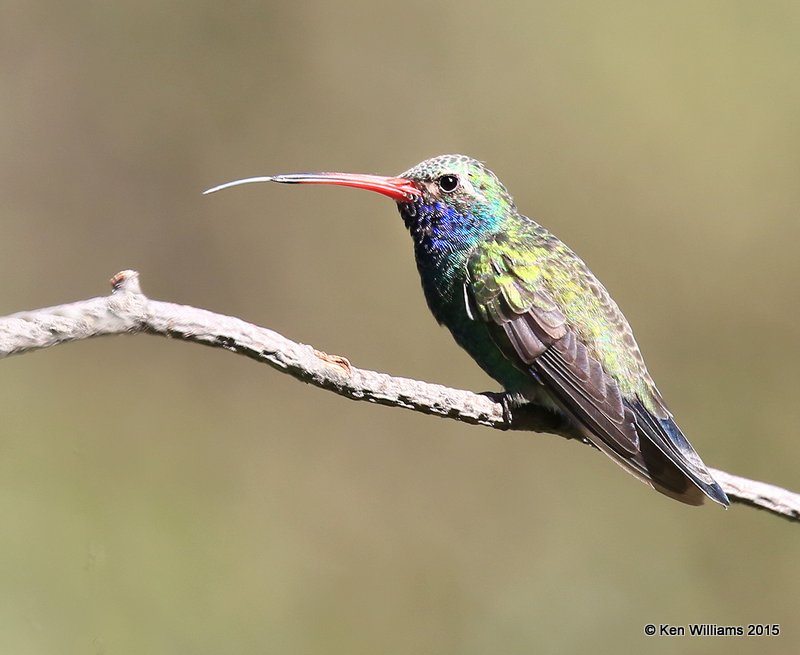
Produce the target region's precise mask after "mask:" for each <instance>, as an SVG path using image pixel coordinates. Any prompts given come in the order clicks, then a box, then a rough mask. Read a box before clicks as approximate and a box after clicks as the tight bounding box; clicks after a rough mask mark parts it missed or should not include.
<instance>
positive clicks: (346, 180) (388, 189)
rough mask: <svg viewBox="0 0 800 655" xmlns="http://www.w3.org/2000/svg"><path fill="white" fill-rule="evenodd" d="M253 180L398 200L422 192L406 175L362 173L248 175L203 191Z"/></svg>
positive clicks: (409, 197)
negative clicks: (360, 192) (320, 186)
mask: <svg viewBox="0 0 800 655" xmlns="http://www.w3.org/2000/svg"><path fill="white" fill-rule="evenodd" d="M253 182H279V183H281V184H334V185H337V186H349V187H354V188H356V189H366V190H367V191H375V192H377V193H381V194H383V195H384V196H388V197H389V198H391V199H392V200H395V201H397V202H409V201H410V200H412V199H413V198H414V196H419V195H422V192H421V191H420V190H419V189H418V188H417V187H416V185H415V184H414V183H413V182H412V181H411V180H409V179H406V178H404V177H384V176H382V175H363V174H361V173H290V174H288V175H269V176H261V177H248V178H244V179H242V180H235V181H233V182H226V183H225V184H220V185H219V186H215V187H213V188H211V189H208V190H207V191H204V192H203V193H214V192H215V191H221V190H222V189H227V188H228V187H232V186H238V185H239V184H251V183H253Z"/></svg>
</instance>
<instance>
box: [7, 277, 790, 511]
mask: <svg viewBox="0 0 800 655" xmlns="http://www.w3.org/2000/svg"><path fill="white" fill-rule="evenodd" d="M111 286H112V293H111V295H110V296H104V297H99V298H92V299H89V300H82V301H78V302H74V303H69V304H66V305H58V306H56V307H47V308H44V309H37V310H32V311H28V312H20V313H18V314H12V315H11V316H6V317H2V318H0V358H2V357H7V356H9V355H16V354H21V353H25V352H29V351H32V350H39V349H41V348H49V347H50V346H57V345H59V344H62V343H67V342H69V341H79V340H81V339H89V338H91V337H98V336H103V335H111V334H124V333H130V334H135V333H139V332H144V333H147V334H155V335H160V336H164V337H172V338H176V339H181V340H183V341H192V342H196V343H201V344H204V345H206V346H212V347H215V348H224V349H226V350H230V351H232V352H235V353H239V354H240V355H245V356H246V357H250V358H251V359H255V360H258V361H260V362H264V363H266V364H269V365H270V366H272V367H273V368H275V369H278V370H279V371H282V372H284V373H288V374H289V375H291V376H292V377H295V378H297V379H298V380H301V381H303V382H307V383H309V384H313V385H315V386H317V387H320V388H322V389H327V390H329V391H333V392H334V393H337V394H339V395H340V396H345V397H346V398H351V399H353V400H366V401H367V402H372V403H378V404H380V405H387V406H390V407H404V408H406V409H411V410H413V411H416V412H421V413H423V414H432V415H434V416H441V417H445V418H451V419H455V420H458V421H463V422H465V423H471V424H473V425H485V426H487V427H491V428H496V429H501V430H507V429H512V430H528V431H534V432H548V433H554V434H559V435H561V436H564V437H567V436H568V435H567V433H566V429H565V428H566V426H565V425H564V424H563V423H562V420H561V419H560V418H559V417H558V416H557V415H556V414H554V413H552V412H549V411H547V410H545V409H543V408H539V407H536V406H533V405H528V406H525V407H524V408H523V409H522V410H521V411H520V410H515V411H514V415H513V418H512V419H511V420H510V421H509V420H507V419H506V414H505V412H504V404H503V394H493V393H483V394H477V393H473V392H471V391H464V390H460V389H451V388H449V387H444V386H441V385H438V384H431V383H428V382H421V381H419V380H411V379H408V378H399V377H393V376H390V375H386V374H385V373H377V372H375V371H368V370H363V369H359V368H356V367H354V366H351V365H350V362H349V361H347V360H346V359H345V358H344V357H339V356H337V355H328V354H326V353H323V352H320V351H318V350H315V349H314V348H312V347H311V346H306V345H303V344H299V343H295V342H294V341H291V340H289V339H287V338H286V337H283V336H281V335H280V334H278V333H277V332H273V331H272V330H268V329H267V328H262V327H258V326H256V325H252V324H250V323H246V322H245V321H242V320H240V319H238V318H233V317H230V316H223V315H221V314H215V313H213V312H209V311H206V310H203V309H197V308H195V307H188V306H186V305H176V304H173V303H167V302H160V301H156V300H150V299H149V298H147V297H146V296H145V295H144V294H143V293H142V291H141V288H140V286H139V276H138V273H136V272H135V271H122V272H121V273H118V274H117V275H115V276H114V277H113V278H112V279H111ZM710 470H711V474H712V475H713V476H714V477H715V478H716V479H717V482H719V484H720V485H721V486H722V488H723V489H724V490H725V493H727V494H728V497H729V498H730V499H731V501H732V502H734V503H741V504H744V505H750V506H752V507H756V508H758V509H763V510H766V511H768V512H771V513H773V514H776V515H778V516H782V517H784V518H786V519H789V520H791V521H798V522H800V494H796V493H793V492H791V491H788V490H786V489H782V488H780V487H776V486H773V485H770V484H766V483H764V482H758V481H756V480H748V479H747V478H741V477H738V476H735V475H731V474H730V473H726V472H725V471H720V470H716V469H710Z"/></svg>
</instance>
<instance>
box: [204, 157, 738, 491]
mask: <svg viewBox="0 0 800 655" xmlns="http://www.w3.org/2000/svg"><path fill="white" fill-rule="evenodd" d="M249 182H281V183H285V184H336V185H340V186H350V187H356V188H360V189H368V190H370V191H376V192H378V193H381V194H383V195H385V196H388V197H389V198H391V199H393V200H394V201H395V202H396V203H397V207H398V209H399V211H400V215H401V216H402V218H403V222H404V223H405V225H406V227H407V228H408V231H409V232H410V233H411V239H412V240H413V242H414V255H415V258H416V261H417V269H418V270H419V275H420V279H421V281H422V289H423V291H424V293H425V299H426V300H427V302H428V307H430V310H431V312H433V315H434V317H435V318H436V320H437V321H438V322H439V323H440V324H441V325H445V326H446V327H447V328H448V329H449V330H450V332H451V333H452V335H453V337H454V338H455V340H456V342H457V343H458V344H459V345H460V346H461V347H462V348H464V349H465V350H466V351H467V352H468V353H469V354H470V355H471V356H472V358H473V359H474V360H475V361H476V362H477V363H478V365H479V366H480V367H481V368H482V369H483V370H484V371H486V372H487V373H488V374H489V375H490V376H491V377H493V378H494V379H495V380H497V381H498V382H499V383H500V384H502V385H503V387H504V388H505V389H506V391H507V392H509V396H508V397H511V398H514V399H515V401H514V402H515V403H525V402H531V403H535V404H536V405H538V406H540V407H544V408H546V409H547V410H549V411H552V412H554V413H556V414H557V415H558V416H559V417H560V418H561V419H563V421H564V423H565V424H566V425H568V428H567V432H568V433H569V434H570V436H573V437H575V438H578V439H581V440H584V441H589V442H590V443H592V444H593V445H594V446H596V447H597V448H599V449H600V450H601V451H603V452H604V453H605V454H606V455H608V456H609V457H610V458H611V459H612V460H614V461H615V462H616V463H617V464H619V465H620V466H622V468H624V469H625V470H626V471H628V472H629V473H632V474H633V475H634V476H635V477H637V478H638V479H639V480H641V481H642V482H644V483H646V484H648V485H650V486H651V487H653V488H654V489H656V490H657V491H659V492H661V493H662V494H665V495H667V496H669V497H671V498H674V499H676V500H679V501H681V502H683V503H687V504H689V505H700V504H702V503H703V501H704V500H705V498H706V497H708V498H711V499H712V500H714V501H716V502H718V503H720V504H721V505H725V506H727V505H728V504H729V501H728V498H727V496H726V495H725V492H724V491H723V490H722V488H721V487H720V486H719V485H718V484H717V483H716V482H715V481H714V479H713V478H712V477H711V475H710V473H709V472H708V469H707V468H706V466H705V465H704V464H703V462H702V461H701V459H700V457H699V456H698V454H697V453H696V452H695V450H694V448H692V445H691V444H690V443H689V441H688V440H687V439H686V437H685V436H684V435H683V433H682V432H681V430H680V428H678V426H677V425H676V423H675V421H674V420H673V418H672V414H670V412H669V410H668V409H667V407H666V405H665V404H664V400H663V399H662V397H661V394H660V393H659V392H658V389H657V388H656V386H655V383H654V382H653V380H652V378H651V377H650V375H649V373H648V372H647V368H646V366H645V363H644V360H643V358H642V355H641V353H640V352H639V347H638V345H637V344H636V341H635V339H634V337H633V332H632V331H631V328H630V326H629V325H628V322H627V320H626V319H625V317H624V316H623V315H622V312H620V310H619V308H618V307H617V305H616V303H615V302H614V301H613V300H612V299H611V296H610V295H609V294H608V292H607V291H606V289H605V288H604V287H603V285H602V284H601V283H600V282H599V281H598V280H597V278H596V277H595V276H594V275H593V274H592V272H591V271H590V270H589V268H588V267H587V266H586V264H584V263H583V261H582V260H581V259H580V258H579V257H578V256H577V255H576V254H575V253H573V252H572V250H570V249H569V248H568V247H567V246H566V245H565V244H564V243H562V242H561V241H559V240H558V239H557V238H556V237H555V236H553V235H552V234H551V233H550V232H548V231H547V230H546V229H545V228H544V227H542V226H541V225H539V224H538V223H536V222H535V221H533V220H531V219H530V218H528V217H527V216H524V215H522V214H520V213H519V212H518V211H517V207H516V205H515V204H514V201H513V200H512V198H511V196H510V195H509V193H508V191H506V188H505V187H504V186H503V184H502V183H501V182H500V180H499V179H498V178H497V176H496V175H495V174H494V173H493V172H492V171H490V170H489V169H488V168H486V167H485V166H484V165H483V164H482V163H481V162H479V161H476V160H475V159H472V158H470V157H466V156H464V155H443V156H440V157H434V158H433V159H428V160H426V161H423V162H422V163H420V164H417V165H416V166H414V167H413V168H411V169H409V170H407V171H406V172H405V173H401V174H400V175H399V176H397V177H383V176H378V175H361V174H353V173H298V174H291V175H274V176H269V177H254V178H247V179H243V180H237V181H235V182H229V183H227V184H223V185H220V186H218V187H214V188H213V189H209V190H208V191H206V193H210V192H213V191H218V190H219V189H223V188H227V187H229V186H234V185H237V184H245V183H249Z"/></svg>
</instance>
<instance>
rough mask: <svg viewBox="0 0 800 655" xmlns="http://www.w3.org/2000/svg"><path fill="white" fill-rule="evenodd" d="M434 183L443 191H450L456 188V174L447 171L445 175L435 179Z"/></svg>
mask: <svg viewBox="0 0 800 655" xmlns="http://www.w3.org/2000/svg"><path fill="white" fill-rule="evenodd" d="M436 183H437V184H438V185H439V188H440V189H441V190H442V191H444V192H445V193H452V192H453V191H455V190H456V189H457V188H458V176H457V175H453V174H451V173H448V174H447V175H442V176H441V177H440V178H439V179H438V180H436Z"/></svg>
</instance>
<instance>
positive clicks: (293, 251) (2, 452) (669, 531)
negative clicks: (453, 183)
mask: <svg viewBox="0 0 800 655" xmlns="http://www.w3.org/2000/svg"><path fill="white" fill-rule="evenodd" d="M0 8H1V12H2V18H1V19H0V207H1V208H2V211H1V212H0V314H7V313H12V312H15V311H20V310H23V309H28V308H34V307H42V306H47V305H53V304H59V303H63V302H67V301H71V300H77V299H81V298H87V297H90V296H96V295H102V294H105V293H107V291H108V286H107V283H106V280H107V279H108V277H110V276H111V275H112V274H113V273H115V272H117V271H119V270H121V269H124V268H134V269H136V270H138V271H140V273H141V278H142V285H143V288H144V290H145V292H146V293H147V294H148V295H150V296H151V297H153V298H158V299H164V300H171V301H174V302H180V303H186V304H191V305H195V306H200V307H204V308H208V309H212V310H214V311H218V312H222V313H226V314H232V315H236V316H239V317H242V318H244V319H246V320H249V321H252V322H255V323H257V324H260V325H265V326H269V327H271V328H273V329H276V330H278V331H280V332H281V333H283V334H285V335H287V336H289V337H291V338H294V339H296V340H299V341H302V342H305V343H311V344H314V345H315V346H316V347H317V348H319V349H322V350H325V351H328V352H331V353H337V354H341V355H345V356H347V357H349V358H350V359H351V361H352V362H353V363H354V364H355V365H357V366H361V367H365V368H372V369H377V370H382V371H386V372H391V373H394V374H398V375H404V376H410V377H416V378H421V379H425V380H430V381H434V382H439V383H443V384H448V385H452V386H457V387H462V388H469V389H475V390H486V389H494V388H496V385H495V384H494V383H493V382H492V381H491V380H489V379H487V378H486V377H485V376H484V375H483V374H482V373H481V372H480V371H479V369H478V368H477V367H476V366H475V365H474V364H473V363H472V362H471V361H470V360H469V359H468V357H467V356H466V355H465V354H463V353H462V352H461V351H460V350H459V349H458V348H457V347H456V346H455V345H454V344H453V343H452V342H451V339H450V337H449V335H448V334H447V332H446V331H444V330H442V329H440V328H438V327H437V326H436V325H435V323H434V321H433V320H432V319H431V318H430V316H429V315H428V312H427V309H426V307H425V305H424V301H423V298H422V294H421V292H420V290H419V282H418V279H417V274H416V270H415V268H414V264H413V259H412V254H411V247H410V241H409V238H408V236H407V235H406V234H405V233H404V229H403V226H402V223H401V222H400V219H399V217H398V215H397V213H396V211H395V209H394V207H393V206H392V203H391V202H389V201H387V200H386V199H385V198H381V197H379V196H377V195H374V194H367V193H363V192H357V191H353V190H343V189H333V188H299V187H295V188H289V187H278V186H274V187H273V186H269V185H261V186H254V187H243V188H239V189H234V190H230V191H226V192H224V193H220V194H218V195H214V196H202V195H201V191H202V190H203V189H205V188H207V187H209V186H212V185H214V184H217V183H220V182H224V181H227V180H230V179H234V178H237V177H244V176H249V175H257V174H268V173H276V172H293V171H304V170H345V171H363V172H373V173H386V174H394V173H397V172H399V171H401V170H404V169H406V168H407V167H409V166H411V165H412V164H414V163H416V162H417V161H419V160H421V159H424V158H427V157H430V156H433V155H436V154H441V153H446V152H464V153H467V154H470V155H472V156H475V157H477V158H479V159H482V160H485V161H487V162H488V163H489V165H490V166H491V167H492V168H493V169H494V170H495V171H496V172H497V173H498V175H499V176H500V177H501V179H503V180H504V181H505V182H506V184H507V186H508V187H509V189H510V190H511V192H512V193H513V194H514V196H515V198H516V200H517V202H518V204H519V206H520V208H521V209H522V210H523V211H524V212H525V213H528V214H530V215H532V216H534V217H536V218H537V219H538V220H539V221H540V222H542V223H544V224H545V225H547V226H548V227H549V228H551V229H552V230H553V231H554V232H555V233H556V234H557V235H559V236H560V237H561V238H562V239H564V240H565V241H566V242H567V243H569V244H570V245H571V246H572V247H573V248H574V249H575V250H576V251H577V252H578V253H579V254H581V255H582V256H583V257H584V259H585V260H586V261H587V262H588V263H589V265H590V266H591V267H592V269H593V270H594V271H595V273H596V274H597V275H598V276H599V277H600V278H601V279H602V280H603V281H604V282H605V283H606V285H607V286H608V288H609V289H610V291H611V293H612V294H613V295H614V296H615V298H616V299H617V301H618V302H619V303H620V305H621V306H622V308H623V310H624V311H625V313H626V315H627V316H628V318H629V320H630V321H631V323H632V324H633V325H634V328H635V330H636V334H637V337H638V339H639V342H640V344H641V345H642V348H643V350H644V353H645V355H646V357H647V360H648V362H649V366H650V369H651V372H652V373H653V375H654V377H655V378H656V380H657V382H658V384H659V386H660V388H661V390H662V392H663V393H664V395H665V396H666V398H667V400H668V402H669V403H670V406H671V407H672V409H673V411H674V413H675V414H676V416H677V418H678V421H679V423H680V424H681V425H682V426H683V429H684V430H685V431H686V433H687V435H689V438H690V439H691V440H692V441H693V443H694V445H695V446H696V447H697V449H698V451H699V452H700V453H701V455H702V456H703V458H704V459H705V461H706V462H707V463H708V464H709V465H710V466H713V467H716V468H722V469H725V470H728V471H730V472H733V473H737V474H740V475H745V476H748V477H753V478H756V479H760V480H765V481H769V482H772V483H775V484H779V485H783V486H787V487H790V488H794V489H800V474H798V458H800V443H799V442H798V439H797V426H798V422H799V421H800V403H798V389H799V388H800V387H799V385H798V376H797V371H798V368H800V346H799V345H798V341H799V340H800V339H799V338H800V325H799V324H798V296H799V295H800V257H798V249H799V248H800V245H798V244H799V243H800V225H799V222H798V205H800V184H798V180H800V120H798V116H800V76H798V70H800V38H799V37H798V34H800V5H798V3H796V2H789V1H786V2H772V1H770V2H760V3H757V2H752V1H738V2H735V1H729V0H719V1H717V2H709V1H705V0H703V1H700V2H698V1H678V2H669V3H641V2H603V3H585V2H577V3H576V2H557V3H556V2H550V1H548V2H531V3H521V2H500V3H486V2H483V3H478V2H472V1H462V2H441V3H436V2H418V1H413V0H412V1H406V2H402V3H375V2H365V1H357V2H348V3H344V4H335V3H330V2H304V3H303V2H283V3H280V2H224V3H222V2H199V1H195V2H155V1H142V0H140V1H137V2H132V1H126V2H122V1H120V2H87V3H62V2H52V1H51V2H30V1H28V2H22V1H17V2H14V1H12V2H3V3H2V4H1V5H0ZM0 398H2V400H1V401H0V407H2V440H1V441H0V652H3V653H14V654H15V655H27V654H38V653H47V654H49V653H59V654H61V653H66V654H72V653H109V654H111V653H121V654H128V653H136V654H139V653H148V654H151V655H155V654H162V653H165V654H166V653H170V654H173V653H192V654H195V653H197V654H217V653H243V654H244V653H309V654H316V653H326V654H330V653H346V654H348V655H354V654H361V653H363V654H375V653H391V654H394V653H398V654H399V653H403V654H405V653H431V654H441V653H447V654H449V653H459V654H462V653H463V654H467V655H473V654H474V655H477V654H484V653H503V654H516V653H520V654H522V653H534V652H543V653H549V652H586V651H590V652H597V653H617V652H653V653H667V652H676V651H679V652H683V653H699V652H703V653H726V654H727V653H738V652H742V653H744V652H758V653H761V654H768V653H788V652H792V651H797V650H798V649H800V621H798V607H797V599H798V592H799V591H800V573H799V572H798V566H799V565H800V564H799V563H800V560H798V552H799V551H798V544H799V540H800V531H799V530H798V526H797V525H792V524H790V523H788V522H785V521H782V520H780V519H777V518H775V517H772V516H769V515H767V514H764V513H761V512H757V511H755V510H752V509H749V508H744V507H741V506H736V507H733V508H731V509H730V510H729V511H727V512H726V511H723V510H722V509H720V508H719V507H716V506H713V507H712V506H707V507H704V508H700V509H696V508H688V507H685V506H682V505H680V504H678V503H675V502H673V501H670V500H668V499H666V498H663V497H661V496H659V495H658V494H656V493H654V492H652V491H649V490H648V489H646V488H645V487H644V486H642V485H640V484H638V483H637V482H636V481H635V480H633V479H632V478H630V477H629V476H626V475H625V474H624V473H622V472H621V471H620V470H619V469H618V468H617V467H615V466H614V465H613V464H611V463H610V462H609V461H607V460H606V459H605V458H604V457H602V456H601V455H600V454H598V453H597V452H593V451H592V450H590V449H588V448H584V447H581V446H579V445H577V444H574V443H569V442H566V441H564V440H561V439H558V438H554V437H549V436H545V435H532V434H521V433H516V434H508V433H501V432H497V431H492V430H489V429H483V428H475V427H469V426H464V425H461V424H458V423H456V422H453V421H443V420H438V419H434V418H431V417H425V416H421V415H416V414H413V413H410V412H404V411H401V410H397V409H386V408H381V407H374V406H371V405H367V404H359V403H354V402H350V401H347V400H344V399H342V398H340V397H337V396H335V395H333V394H329V393H326V392H323V391H320V390H317V389H314V388H311V387H307V386H304V385H302V384H300V383H298V382H296V381H295V380H292V379H291V378H289V377H287V376H283V375H281V374H279V373H277V372H275V371H273V370H271V369H269V368H267V367H265V366H259V365H257V364H255V363H254V362H252V361H249V360H247V359H245V358H241V357H236V356H234V355H232V354H230V353H227V352H224V351H222V350H212V349H206V348H200V347H198V346H193V345H187V344H184V343H178V342H172V341H168V340H165V339H157V338H152V337H148V336H137V337H114V338H106V339H101V340H95V341H87V342H82V343H77V344H72V345H67V346H63V347H59V348H56V349H54V350H51V351H47V352H39V353H34V354H29V355H25V356H21V357H13V358H11V359H8V360H4V361H3V362H2V363H0ZM692 622H695V623H718V624H723V625H746V624H747V623H750V622H763V623H780V624H781V627H782V631H783V632H782V634H781V636H780V637H776V638H761V639H756V638H749V639H748V638H716V639H714V638H706V639H697V638H690V637H684V638H671V639H670V638H666V637H651V638H648V637H645V636H644V635H643V626H644V625H645V624H646V623H656V624H659V623H671V624H675V625H687V624H688V623H692Z"/></svg>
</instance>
